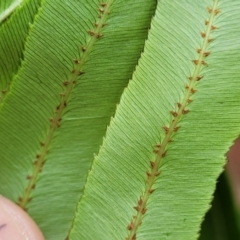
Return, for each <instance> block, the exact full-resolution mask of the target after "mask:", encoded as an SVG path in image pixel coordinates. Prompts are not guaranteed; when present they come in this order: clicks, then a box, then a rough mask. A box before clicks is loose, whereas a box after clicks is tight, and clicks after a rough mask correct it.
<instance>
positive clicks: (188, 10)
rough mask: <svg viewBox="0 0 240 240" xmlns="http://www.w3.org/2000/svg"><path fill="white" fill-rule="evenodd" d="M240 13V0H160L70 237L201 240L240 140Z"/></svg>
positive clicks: (94, 163) (93, 166) (88, 182)
mask: <svg viewBox="0 0 240 240" xmlns="http://www.w3.org/2000/svg"><path fill="white" fill-rule="evenodd" d="M239 12H240V2H239V1H230V0H223V1H218V0H214V1H212V0H211V1H210V0H204V1H197V0H194V1H179V0H174V1H167V0H162V1H159V2H158V6H157V10H156V15H155V17H154V19H153V21H152V24H151V30H150V31H149V35H148V40H147V42H146V45H145V49H144V53H143V54H142V57H141V59H140V62H139V65H138V67H137V69H136V71H135V73H134V75H133V80H132V81H131V82H130V84H129V86H128V88H127V90H126V91H125V92H124V94H123V95H122V98H121V102H120V105H119V107H118V108H117V111H116V115H115V117H114V119H113V120H112V121H111V124H110V127H109V128H108V130H107V134H106V138H105V140H104V142H103V145H102V147H101V149H100V152H99V154H98V155H97V156H96V157H95V159H94V162H93V165H92V169H91V171H90V172H89V175H88V179H87V183H86V187H85V192H84V195H83V197H82V199H81V201H80V202H79V205H78V212H77V215H76V220H75V222H74V226H73V230H72V232H71V234H70V239H76V240H77V239H98V240H100V239H104V240H105V239H136V238H137V239H138V240H141V239H148V240H151V239H161V240H163V239H168V240H170V239H174V240H175V239H178V240H181V239H182V240H187V239H189V240H192V239H196V238H197V237H198V232H199V228H200V223H201V221H202V218H203V215H204V213H205V212H206V211H207V210H208V208H209V203H210V201H211V199H212V194H213V191H214V189H215V184H216V178H217V177H218V176H219V174H220V173H221V171H222V170H223V165H224V164H225V157H224V154H225V153H226V152H227V150H228V149H229V147H230V146H231V145H232V142H233V140H234V139H236V137H237V136H238V134H239V132H240V124H239V119H240V108H239V102H240V94H239V88H240V68H239V64H240V44H239V43H240V31H238V29H239V27H240V26H239V25H240V15H239ZM150 161H151V162H150ZM146 172H147V174H146ZM153 190H155V191H153ZM152 191H153V192H152Z"/></svg>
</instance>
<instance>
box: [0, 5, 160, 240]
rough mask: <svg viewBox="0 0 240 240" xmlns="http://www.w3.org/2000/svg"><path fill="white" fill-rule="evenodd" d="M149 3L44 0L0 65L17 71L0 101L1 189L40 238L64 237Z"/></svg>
mask: <svg viewBox="0 0 240 240" xmlns="http://www.w3.org/2000/svg"><path fill="white" fill-rule="evenodd" d="M110 3H111V4H110ZM155 6H156V1H155V0H149V1H145V0H142V1H139V0H135V1H131V3H127V2H126V1H114V2H113V3H112V2H107V5H106V6H105V5H100V4H99V1H98V0H94V1H90V2H89V1H88V0H85V1H70V2H69V1H65V0H62V1H54V0H51V1H43V2H42V6H41V9H39V11H38V13H37V15H36V16H35V18H34V22H33V25H32V26H31V28H30V32H29V33H28V36H27V37H26V38H25V39H26V40H24V54H23V59H24V60H23V62H22V64H21V67H20V69H17V68H14V69H15V70H7V71H8V72H9V73H13V74H14V73H16V74H15V75H14V77H13V79H12V80H11V85H10V87H9V91H8V92H7V93H6V96H5V97H4V98H3V101H2V103H1V105H0V146H1V151H0V161H1V167H0V192H1V194H2V195H4V196H6V197H8V198H10V199H11V200H13V201H16V202H17V203H18V204H19V205H20V206H21V207H22V208H24V209H26V210H28V212H29V214H30V215H31V216H32V217H33V218H34V220H35V221H36V222H37V223H38V224H39V226H40V227H41V229H42V231H43V232H44V235H45V237H46V238H47V239H65V238H66V236H67V235H68V232H69V230H70V227H71V225H72V220H73V218H74V213H75V209H76V204H77V202H78V200H79V198H80V196H81V194H82V191H83V188H84V184H85V180H86V176H87V172H88V170H89V168H90V166H91V163H92V159H93V154H94V153H96V152H97V151H98V148H99V145H100V144H101V142H102V138H103V136H104V135H105V130H106V126H107V124H108V123H109V121H110V117H111V116H112V115H113V114H114V110H115V107H116V104H117V102H118V101H119V99H120V95H121V93H122V91H123V89H124V87H126V85H127V83H128V81H129V79H130V78H131V76H132V72H133V70H134V68H135V66H136V64H137V61H138V58H139V57H140V53H141V51H142V50H143V45H144V41H145V39H146V37H147V30H148V28H149V25H150V20H151V17H152V15H153V13H154V10H155ZM99 8H100V9H99ZM133 9H134V11H133ZM25 14H26V13H25ZM23 15H24V14H23ZM24 16H26V15H24ZM31 16H34V14H32V15H31ZM99 16H100V18H99ZM26 17H27V16H26ZM11 20H12V21H11ZM10 21H11V22H10ZM19 21H21V18H20V19H18V18H17V19H15V20H14V19H9V25H10V26H14V25H16V24H17V23H19ZM95 23H97V25H95ZM105 24H106V25H105ZM10 26H9V28H8V33H9V34H10V33H11V32H10V29H11V28H10ZM13 31H16V30H15V28H14V27H13ZM25 32H26V33H27V31H25ZM101 34H103V36H102V35H101ZM15 36H17V34H16V35H15ZM13 40H14V43H11V44H12V45H14V44H15V45H16V44H18V38H17V37H14V38H13ZM21 46H22V45H21ZM20 48H21V47H20ZM20 48H19V49H20ZM2 49H4V47H3V48H2ZM16 55H17V54H16ZM9 56H10V54H9ZM16 59H17V58H16ZM6 61H7V60H6V58H4V59H1V65H3V66H5V64H6V65H8V62H7V63H6ZM18 66H19V64H18ZM83 72H84V74H83ZM79 74H80V75H79ZM78 75H79V76H78ZM0 76H1V80H0V81H1V83H2V82H3V81H4V75H2V74H1V75H0ZM1 90H3V89H1ZM59 125H60V126H59Z"/></svg>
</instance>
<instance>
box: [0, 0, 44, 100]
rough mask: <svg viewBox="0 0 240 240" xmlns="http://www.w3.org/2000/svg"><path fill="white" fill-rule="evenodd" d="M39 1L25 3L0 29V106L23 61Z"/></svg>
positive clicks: (33, 0)
mask: <svg viewBox="0 0 240 240" xmlns="http://www.w3.org/2000/svg"><path fill="white" fill-rule="evenodd" d="M39 4H40V0H32V1H25V2H24V3H23V4H22V6H21V7H19V8H17V10H16V11H15V12H14V13H13V14H12V15H11V17H10V18H8V19H6V20H5V22H4V23H3V24H2V25H1V28H0V39H1V41H0V76H1V81H0V90H1V91H0V104H1V102H2V101H3V98H4V97H5V95H6V93H7V91H8V90H9V87H10V84H11V81H12V79H13V77H14V75H15V74H16V73H17V71H18V69H19V67H20V65H21V59H23V52H24V43H25V41H26V38H27V36H28V32H29V28H30V24H31V23H32V22H33V19H34V16H35V15H36V14H37V12H38V9H39Z"/></svg>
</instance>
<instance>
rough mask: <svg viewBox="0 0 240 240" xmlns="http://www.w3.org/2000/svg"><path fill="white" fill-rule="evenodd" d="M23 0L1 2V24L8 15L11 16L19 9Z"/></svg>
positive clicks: (4, 0) (2, 0)
mask: <svg viewBox="0 0 240 240" xmlns="http://www.w3.org/2000/svg"><path fill="white" fill-rule="evenodd" d="M22 2H23V0H1V2H0V24H1V22H2V21H4V20H5V19H6V18H7V17H8V16H10V15H11V14H12V13H13V12H14V10H15V9H17V8H18V7H19V6H20V5H21V3H22Z"/></svg>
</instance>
